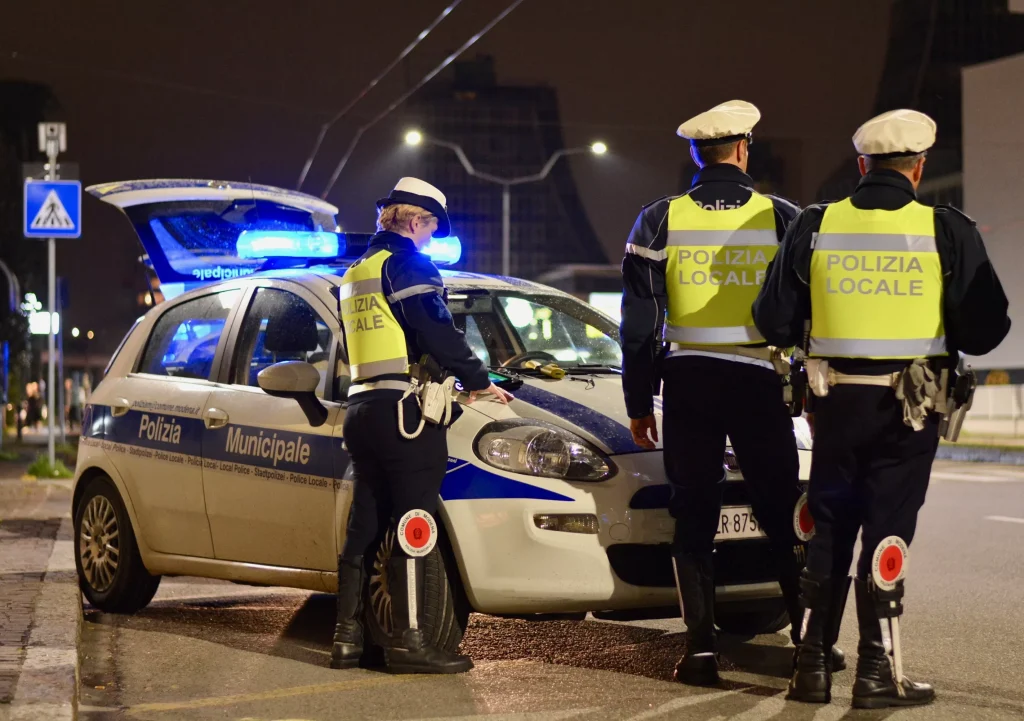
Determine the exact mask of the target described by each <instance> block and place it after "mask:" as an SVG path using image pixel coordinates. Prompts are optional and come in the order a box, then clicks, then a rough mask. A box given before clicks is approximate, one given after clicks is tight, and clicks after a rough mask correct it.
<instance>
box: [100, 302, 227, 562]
mask: <svg viewBox="0 0 1024 721" xmlns="http://www.w3.org/2000/svg"><path fill="white" fill-rule="evenodd" d="M241 297H242V291H241V290H240V289H233V290H224V291H221V292H216V293H210V294H207V295H203V296H201V297H195V298H190V299H183V300H182V301H179V302H175V303H173V304H168V306H167V308H166V310H164V311H163V312H162V313H161V314H160V316H159V317H158V318H157V319H156V321H155V322H154V324H153V326H152V331H151V332H150V334H149V338H148V339H147V341H146V344H145V346H144V348H143V350H142V353H141V355H140V357H139V358H138V359H137V361H136V363H135V366H134V369H133V372H131V373H129V374H128V375H126V376H125V377H123V378H120V379H118V380H116V381H114V382H113V383H112V387H109V388H107V389H105V396H106V397H107V398H109V399H110V400H109V402H110V407H109V410H108V411H107V413H108V415H109V418H108V420H107V425H106V430H105V440H106V441H108V442H109V446H108V447H109V449H110V450H109V452H110V454H111V457H112V460H113V462H114V465H115V466H116V468H117V470H118V472H119V473H120V474H121V477H122V478H123V479H124V482H125V484H126V486H127V490H128V495H129V497H130V500H131V502H132V505H133V506H134V508H135V512H136V516H137V518H138V521H139V527H138V528H136V529H135V531H136V533H138V534H140V535H141V537H142V539H143V541H144V542H145V544H146V545H147V546H148V547H149V548H150V549H152V550H154V551H158V552H161V553H172V554H179V555H183V556H199V557H205V558H212V557H213V544H212V541H211V536H210V526H209V523H208V522H207V515H206V501H205V497H204V494H203V471H202V440H203V431H204V425H203V421H202V419H201V417H202V412H203V409H204V408H206V406H207V400H208V398H209V396H210V393H211V392H212V390H213V384H212V383H211V381H210V378H211V377H212V376H213V374H214V372H215V370H214V369H215V368H217V367H218V364H219V360H220V357H221V355H222V354H223V352H224V346H225V340H226V335H227V334H226V333H225V332H224V330H225V328H226V327H228V324H229V321H230V318H231V316H232V313H233V312H234V310H235V308H236V306H237V305H238V303H239V301H240V299H241ZM111 380H113V379H111Z"/></svg>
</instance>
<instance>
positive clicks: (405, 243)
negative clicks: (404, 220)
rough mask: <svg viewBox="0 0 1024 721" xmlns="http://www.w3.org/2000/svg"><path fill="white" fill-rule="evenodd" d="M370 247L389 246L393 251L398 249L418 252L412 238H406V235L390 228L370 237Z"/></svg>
mask: <svg viewBox="0 0 1024 721" xmlns="http://www.w3.org/2000/svg"><path fill="white" fill-rule="evenodd" d="M370 247H371V248H387V249H388V250H390V251H392V252H394V251H396V250H403V251H407V252H410V253H415V252H416V244H415V243H413V242H412V238H406V237H405V236H404V235H399V234H398V233H395V232H393V231H390V230H382V231H380V232H379V233H377V234H376V235H375V236H373V237H372V238H370Z"/></svg>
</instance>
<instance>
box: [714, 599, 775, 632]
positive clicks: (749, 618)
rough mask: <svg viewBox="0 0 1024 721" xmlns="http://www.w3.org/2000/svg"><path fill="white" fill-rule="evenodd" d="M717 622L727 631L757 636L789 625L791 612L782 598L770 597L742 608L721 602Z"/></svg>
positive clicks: (716, 615) (716, 617)
mask: <svg viewBox="0 0 1024 721" xmlns="http://www.w3.org/2000/svg"><path fill="white" fill-rule="evenodd" d="M715 624H716V625H717V626H718V627H719V628H720V629H721V630H722V631H724V632H725V633H735V634H737V635H740V636H756V635H758V634H762V633H775V632H776V631H781V630H782V629H784V628H785V627H786V626H788V625H789V613H788V612H787V611H786V604H785V602H784V601H783V600H782V599H781V598H768V599H765V600H763V601H760V602H758V603H757V604H755V605H750V604H746V603H745V604H743V608H742V610H740V609H735V610H733V609H730V608H729V604H720V605H718V606H717V607H716V608H715Z"/></svg>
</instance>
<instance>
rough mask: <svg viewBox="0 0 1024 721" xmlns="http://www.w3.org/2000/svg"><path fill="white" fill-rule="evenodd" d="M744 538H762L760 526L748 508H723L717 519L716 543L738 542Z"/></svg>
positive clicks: (762, 532)
mask: <svg viewBox="0 0 1024 721" xmlns="http://www.w3.org/2000/svg"><path fill="white" fill-rule="evenodd" d="M744 538H764V531H762V530H761V524H760V523H758V522H757V519H756V518H754V512H753V511H752V510H751V508H750V506H725V507H724V508H722V513H721V514H720V515H719V517H718V533H716V534H715V540H716V541H738V540H741V539H744Z"/></svg>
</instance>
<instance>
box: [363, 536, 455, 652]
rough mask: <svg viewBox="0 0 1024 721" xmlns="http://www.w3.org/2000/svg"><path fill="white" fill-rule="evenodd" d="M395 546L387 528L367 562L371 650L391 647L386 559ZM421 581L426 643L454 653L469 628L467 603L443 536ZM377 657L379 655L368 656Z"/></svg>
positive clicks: (366, 601)
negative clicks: (467, 627) (372, 648)
mask: <svg viewBox="0 0 1024 721" xmlns="http://www.w3.org/2000/svg"><path fill="white" fill-rule="evenodd" d="M394 544H395V531H394V529H389V530H388V532H387V533H386V534H385V536H384V539H383V540H382V541H381V542H380V544H379V545H378V546H377V552H376V553H375V554H373V556H372V557H371V559H369V560H368V562H367V584H366V596H365V597H364V602H363V609H364V616H365V626H366V630H367V632H368V633H367V640H368V642H369V645H370V646H371V647H376V648H377V649H383V648H385V647H387V646H390V645H391V629H392V628H393V627H394V626H393V625H392V620H391V595H390V593H389V591H388V588H389V584H388V578H387V573H388V563H387V562H388V559H390V558H391V552H392V549H393V548H394ZM424 571H425V576H426V577H425V578H424V581H423V606H424V608H423V616H422V623H421V626H420V627H421V628H422V629H423V632H424V635H425V636H426V638H427V641H428V642H429V643H430V644H431V645H433V646H436V647H438V648H441V649H444V650H445V651H451V652H454V651H456V650H457V649H458V647H459V644H460V643H462V637H463V635H464V634H465V633H466V626H467V625H469V611H470V608H469V601H468V600H467V599H466V594H465V592H464V591H463V588H462V581H461V579H460V577H459V569H458V565H457V563H456V561H455V555H454V554H453V553H452V552H451V549H450V547H449V545H448V542H447V539H446V538H445V536H444V534H443V533H442V534H441V538H440V541H439V543H438V544H437V546H436V547H435V548H434V550H433V551H431V552H430V554H429V555H428V556H427V557H426V559H425V563H424ZM371 655H372V656H373V657H375V658H376V657H378V656H379V654H371Z"/></svg>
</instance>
